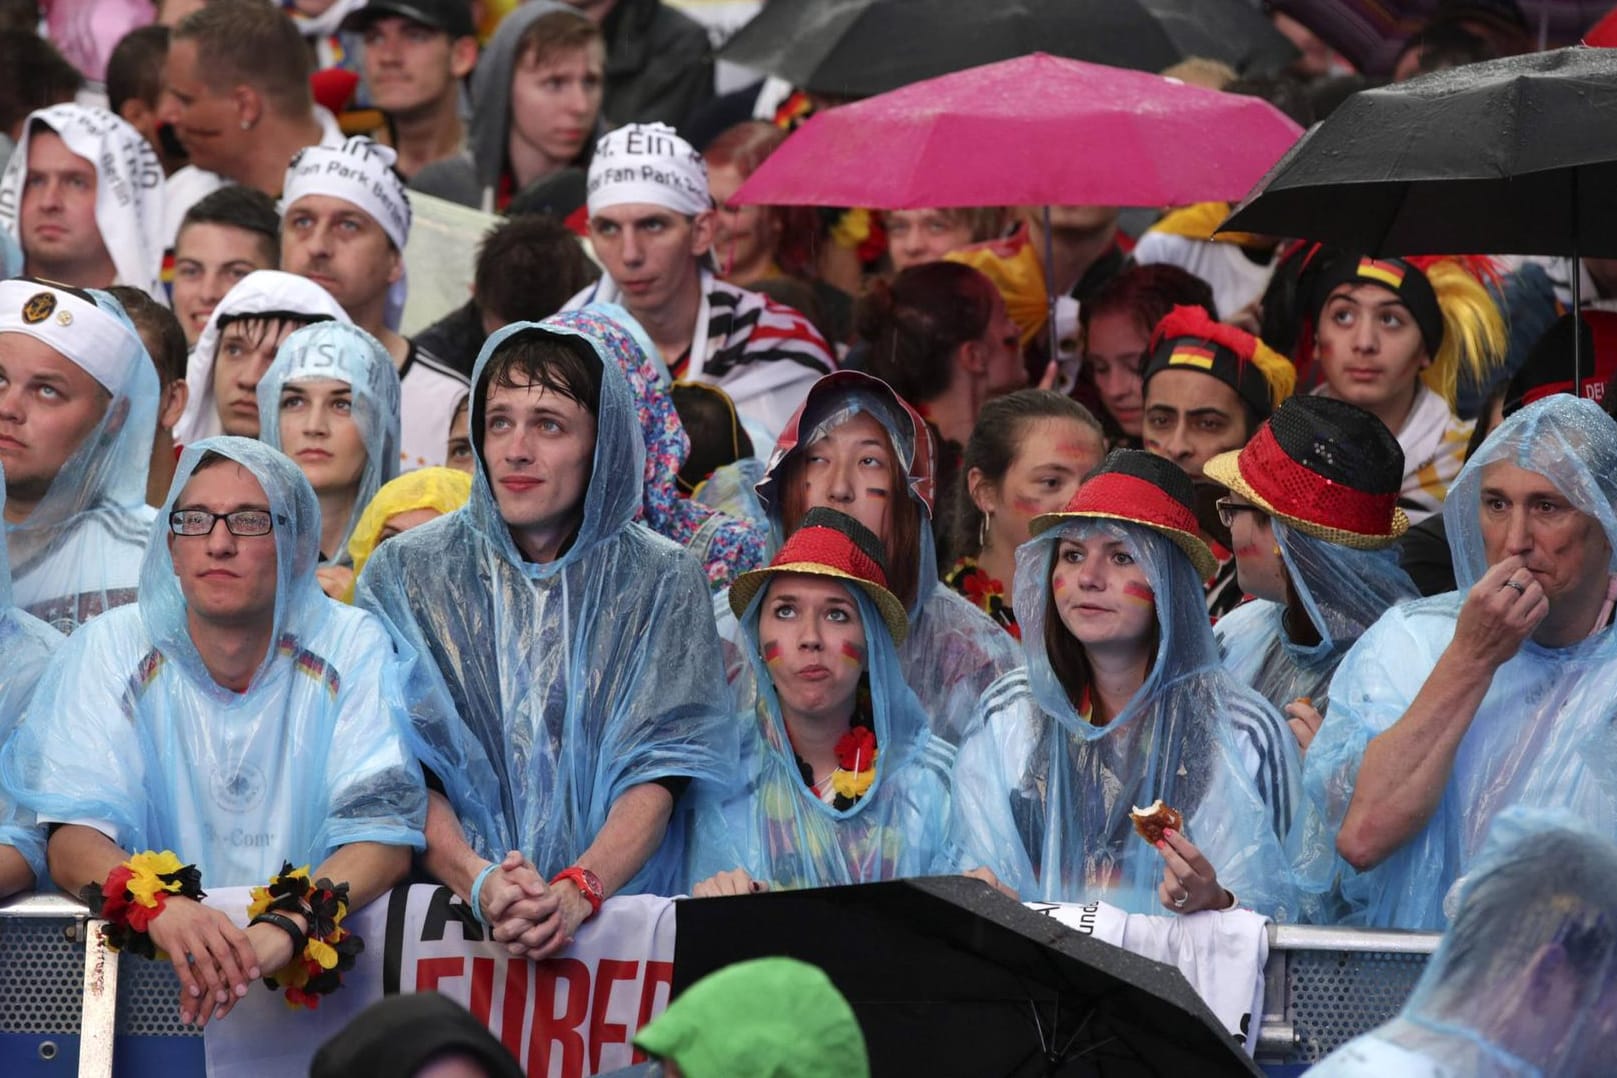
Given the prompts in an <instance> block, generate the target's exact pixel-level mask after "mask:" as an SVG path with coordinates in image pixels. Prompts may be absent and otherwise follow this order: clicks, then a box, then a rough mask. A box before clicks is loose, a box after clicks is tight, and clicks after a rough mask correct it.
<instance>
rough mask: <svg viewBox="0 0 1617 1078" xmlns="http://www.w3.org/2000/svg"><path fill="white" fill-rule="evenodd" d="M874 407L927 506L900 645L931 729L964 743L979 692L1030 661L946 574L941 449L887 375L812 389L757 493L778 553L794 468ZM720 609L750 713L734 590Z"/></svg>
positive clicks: (716, 609) (753, 693) (830, 381)
mask: <svg viewBox="0 0 1617 1078" xmlns="http://www.w3.org/2000/svg"><path fill="white" fill-rule="evenodd" d="M860 414H868V415H871V416H874V417H875V419H876V420H877V421H878V422H879V423H881V425H882V426H883V427H885V428H886V430H887V432H888V434H889V435H890V436H891V437H892V443H893V451H894V453H895V454H896V455H897V457H898V459H899V461H900V462H901V466H902V467H903V469H904V471H905V472H906V473H907V474H908V476H909V484H908V493H909V496H910V498H911V500H912V501H913V502H914V503H915V505H916V506H917V507H918V508H919V509H920V521H919V525H920V526H919V527H918V528H917V529H916V530H917V532H918V533H919V540H918V541H919V550H918V555H919V556H918V557H917V558H916V567H915V579H914V581H913V584H910V583H909V582H904V581H894V582H893V591H894V593H895V594H897V595H898V597H899V598H900V599H904V598H905V597H906V594H907V593H908V594H913V595H914V596H915V598H914V599H913V600H910V601H909V603H908V606H909V619H910V635H909V638H908V639H906V640H905V641H904V643H903V645H901V646H900V647H899V649H898V659H899V664H900V666H901V668H902V669H903V671H904V680H905V681H906V682H907V683H908V684H909V687H910V688H911V689H912V690H914V692H915V695H916V696H917V697H919V699H920V701H921V709H922V710H923V711H924V712H925V713H926V715H927V718H928V719H929V720H930V721H931V723H932V732H933V733H935V734H937V735H938V736H939V737H941V738H942V739H943V740H944V741H946V742H947V743H948V744H950V745H958V744H959V743H960V740H961V738H962V737H963V736H964V734H965V732H966V730H967V727H968V724H969V723H970V722H971V718H972V715H973V714H974V712H975V710H976V706H977V698H978V697H979V696H981V695H982V692H983V690H984V689H986V688H987V687H988V686H989V684H990V683H991V682H992V681H993V680H994V679H995V678H997V677H999V676H1000V675H1001V674H1003V673H1005V672H1007V671H1009V670H1014V669H1016V668H1017V667H1018V666H1021V665H1022V652H1021V649H1020V648H1018V647H1017V646H1016V641H1015V639H1013V638H1012V637H1011V636H1010V634H1008V633H1006V632H1005V630H1003V629H1001V628H1000V627H999V626H998V625H995V624H994V623H993V622H992V621H990V620H989V619H988V616H987V615H986V614H984V613H983V612H982V611H981V610H978V609H977V608H976V607H975V606H973V605H972V604H971V603H969V602H968V601H966V600H965V599H964V598H962V597H961V596H960V595H958V594H956V593H955V592H954V591H953V590H951V589H949V588H946V587H944V586H943V585H942V584H941V583H940V582H939V581H938V561H937V552H936V550H935V549H934V547H933V543H932V528H931V525H930V522H929V521H930V517H931V515H932V484H933V470H932V469H933V461H934V459H935V454H934V452H933V450H932V445H931V434H930V433H929V432H928V431H927V428H926V425H925V423H924V422H922V420H921V418H920V417H919V416H918V415H915V414H914V413H913V412H911V411H910V410H909V409H908V408H907V407H906V406H905V405H904V404H903V403H902V402H901V401H900V400H899V399H898V397H897V395H896V394H894V393H893V391H892V389H890V388H889V387H888V385H887V383H886V382H883V381H881V380H880V379H877V378H872V377H870V376H869V375H864V374H859V373H858V372H856V371H838V372H837V373H835V374H830V375H827V376H825V377H824V378H821V379H820V380H819V381H818V382H816V383H814V387H813V388H812V389H810V390H809V395H808V398H807V399H806V400H804V402H803V405H802V407H801V408H799V409H798V410H797V412H796V413H795V414H794V415H793V416H792V418H791V421H790V422H788V423H787V424H786V429H785V431H784V432H783V433H782V434H781V437H780V441H779V443H778V444H777V445H776V448H775V454H774V456H773V458H771V460H770V462H769V468H768V470H767V471H766V472H765V473H764V478H763V479H762V481H760V482H759V484H758V496H759V498H760V499H761V500H762V502H763V504H764V506H765V507H766V509H767V511H768V513H769V521H770V528H771V544H770V553H771V554H773V553H774V551H775V550H777V549H779V547H780V544H781V542H782V541H783V540H784V539H785V534H784V532H785V524H784V521H783V518H782V504H781V503H782V501H783V497H782V494H783V492H782V491H781V490H780V484H781V478H782V473H783V471H784V468H785V465H786V463H787V461H788V460H789V459H791V457H792V455H793V454H794V453H800V452H802V450H803V449H804V447H806V446H810V445H812V444H813V443H814V442H816V441H818V440H819V439H820V438H822V437H824V436H825V434H826V432H828V431H830V430H832V429H833V428H835V427H837V426H840V425H841V424H842V423H845V422H847V421H848V420H850V419H852V418H853V417H854V416H856V415H860ZM713 614H714V617H715V618H716V619H717V621H718V625H719V637H720V639H721V640H723V642H724V665H725V676H726V677H728V678H729V680H730V688H731V692H732V694H733V695H734V698H735V704H736V709H737V710H738V711H743V712H750V711H751V710H752V708H753V706H754V704H755V702H756V701H757V697H758V689H757V681H756V678H755V675H754V673H753V670H752V667H751V665H750V663H749V662H748V661H747V659H746V655H747V654H748V652H749V651H750V650H751V646H750V645H749V644H747V643H746V641H745V638H744V637H743V635H742V632H741V626H740V625H739V623H738V622H737V620H736V617H735V615H734V614H733V613H732V612H731V610H730V597H729V594H728V593H727V592H721V593H720V594H719V595H717V596H715V597H714V600H713Z"/></svg>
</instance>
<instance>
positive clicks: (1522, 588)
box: [1500, 580, 1527, 595]
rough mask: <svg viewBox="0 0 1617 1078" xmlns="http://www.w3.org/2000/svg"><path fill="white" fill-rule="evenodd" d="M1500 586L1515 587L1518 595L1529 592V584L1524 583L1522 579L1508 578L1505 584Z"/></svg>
mask: <svg viewBox="0 0 1617 1078" xmlns="http://www.w3.org/2000/svg"><path fill="white" fill-rule="evenodd" d="M1500 587H1502V588H1513V589H1514V590H1515V592H1516V594H1517V595H1526V594H1527V585H1526V584H1523V583H1522V582H1521V581H1520V580H1507V581H1505V582H1504V583H1503V584H1501V585H1500Z"/></svg>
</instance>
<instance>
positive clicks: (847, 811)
mask: <svg viewBox="0 0 1617 1078" xmlns="http://www.w3.org/2000/svg"><path fill="white" fill-rule="evenodd" d="M883 561H884V557H883V553H882V549H881V543H880V541H879V540H878V539H877V538H876V536H875V535H874V534H872V533H871V531H870V530H869V529H868V528H866V527H865V526H864V525H862V524H860V523H859V522H858V521H857V520H854V519H853V518H852V517H850V516H847V515H846V514H844V513H839V512H837V511H835V510H833V509H810V510H809V511H808V512H807V513H806V514H805V515H804V517H803V523H802V526H801V527H799V528H798V530H797V531H795V532H793V533H792V535H791V537H790V538H789V539H787V540H786V543H785V545H783V546H782V547H781V548H780V550H779V552H778V553H776V555H775V557H774V559H773V560H772V561H771V562H770V564H769V565H768V566H767V567H766V568H762V569H754V570H752V571H751V572H748V573H743V574H742V575H741V576H740V577H738V578H737V580H736V582H735V583H734V584H733V585H732V586H731V588H730V593H729V602H730V608H731V610H733V611H734V612H735V614H736V616H737V617H738V618H740V619H741V626H742V631H743V633H744V634H745V639H746V641H747V643H748V645H749V647H748V649H747V659H748V662H749V663H750V664H751V666H752V668H753V673H754V675H755V676H756V678H757V682H758V687H759V688H758V702H757V705H756V706H755V707H754V708H752V709H751V710H750V711H749V712H747V713H743V715H742V716H741V719H740V721H741V724H742V729H743V732H742V739H741V740H742V746H741V767H740V769H739V772H738V774H739V779H738V780H737V781H736V782H735V784H734V785H733V786H731V787H729V788H725V789H721V788H717V787H715V786H712V785H709V786H707V787H704V788H702V789H701V790H700V791H699V792H698V794H697V796H696V798H695V799H694V802H693V807H692V821H693V822H692V833H691V838H690V842H689V845H688V847H687V849H688V855H687V863H688V865H689V878H690V880H691V881H692V889H691V893H692V894H693V895H695V896H696V897H698V898H700V897H704V896H710V895H720V894H745V893H747V892H749V891H760V890H766V889H768V888H770V887H829V886H834V885H837V884H846V883H869V882H872V881H876V880H887V879H894V878H896V877H900V876H921V875H928V874H931V873H935V872H938V871H942V870H945V869H946V867H947V866H946V864H945V863H944V861H943V850H944V840H945V835H946V831H947V828H948V823H949V772H950V769H951V767H952V766H953V764H954V750H953V749H952V748H950V747H949V746H948V745H946V744H944V743H943V742H942V741H940V740H939V739H937V738H935V737H933V736H932V733H931V731H930V729H929V726H928V723H927V718H926V715H925V714H923V713H922V711H921V703H920V701H919V700H917V699H916V698H915V694H914V693H913V692H911V691H910V689H909V686H907V685H906V684H904V677H903V672H902V671H901V670H900V668H899V662H898V653H897V651H896V649H895V644H898V643H902V642H903V640H904V637H905V634H906V633H907V632H908V629H909V623H908V620H907V619H906V617H905V614H904V605H903V604H902V603H900V602H899V601H898V599H897V598H896V597H895V596H894V595H893V593H892V592H890V591H888V590H887V571H886V568H885V566H884V564H883Z"/></svg>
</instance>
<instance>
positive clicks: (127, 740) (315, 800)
mask: <svg viewBox="0 0 1617 1078" xmlns="http://www.w3.org/2000/svg"><path fill="white" fill-rule="evenodd" d="M210 450H211V451H213V452H216V453H218V454H220V455H222V456H225V457H228V458H230V459H231V460H234V461H238V462H240V464H241V465H242V466H243V467H245V468H246V469H247V470H248V471H249V472H251V473H252V475H253V476H254V477H255V478H256V479H257V480H258V482H259V484H260V485H261V486H262V487H263V488H264V493H265V494H266V495H267V497H268V502H269V506H270V511H271V512H272V513H273V514H274V516H275V531H274V533H273V534H274V537H275V554H276V581H275V615H274V625H273V629H272V635H271V637H270V639H271V640H273V641H274V643H273V645H272V646H271V649H270V651H269V653H268V654H267V655H266V656H265V658H264V661H263V662H262V664H260V666H259V668H258V670H257V671H256V672H255V673H254V674H253V678H252V681H251V683H250V684H249V686H248V688H247V690H246V691H245V692H243V693H239V694H238V693H235V692H232V691H231V690H229V689H227V688H224V687H223V686H221V685H219V684H218V683H217V682H216V681H214V679H213V678H212V676H211V675H210V674H209V673H208V670H207V668H206V667H205V666H204V665H203V662H202V657H201V655H200V654H199V653H198V651H197V648H196V645H195V644H194V643H193V642H192V637H191V630H190V628H189V626H188V624H187V619H188V614H187V608H186V603H185V599H184V597H183V595H182V594H181V591H180V583H179V579H178V577H176V575H175V571H174V561H173V558H172V557H171V555H170V553H169V533H168V524H167V521H168V514H169V513H170V512H171V511H172V509H173V508H174V505H175V502H176V499H177V498H178V497H179V495H180V494H181V493H182V492H183V490H184V489H185V486H186V484H187V482H189V480H190V478H191V474H192V472H193V471H195V470H196V467H197V463H198V462H199V461H200V460H201V459H202V456H203V454H204V453H206V452H208V451H210ZM217 466H218V467H229V465H217ZM222 526H223V524H222V523H216V524H215V527H222ZM319 538H320V510H319V507H318V506H317V505H316V503H315V498H314V491H313V490H312V489H311V488H310V487H309V483H308V481H307V480H306V479H304V478H303V473H302V472H300V471H298V469H297V466H296V465H294V464H293V463H292V462H291V461H290V460H288V459H287V458H286V457H284V456H282V455H281V454H280V453H277V452H276V451H275V450H273V449H270V448H268V447H266V446H264V445H262V444H260V443H258V442H255V441H250V440H248V439H244V438H229V437H223V438H209V439H205V440H203V441H201V442H198V443H196V444H195V445H191V446H188V447H187V448H186V450H185V453H184V454H183V455H182V456H181V457H180V462H179V467H178V470H177V471H176V472H175V476H174V485H173V486H172V487H171V488H170V490H169V497H168V500H167V502H165V504H164V506H163V511H162V516H161V524H160V525H159V526H158V527H157V528H156V529H154V531H153V536H152V542H151V545H150V547H149V548H148V551H147V556H146V562H145V565H144V566H143V567H142V570H141V593H140V602H139V603H138V604H137V605H132V606H127V607H122V608H120V609H118V610H115V611H113V612H112V613H110V614H106V615H103V616H102V617H100V618H98V619H96V620H95V621H94V622H93V623H91V624H90V625H87V626H85V627H84V628H83V629H82V630H80V631H79V632H77V633H75V634H74V635H73V637H72V638H71V639H70V640H69V641H68V642H67V644H65V645H64V646H63V647H62V649H61V651H60V652H58V653H57V658H56V661H55V662H53V663H52V664H51V666H50V668H49V669H48V670H47V671H46V674H45V677H44V678H43V679H42V680H41V682H40V686H39V689H38V691H37V693H36V694H35V697H34V701H33V703H32V705H31V706H30V707H29V710H28V714H27V716H26V717H25V718H24V720H23V723H22V725H21V726H20V727H19V728H18V730H17V733H16V735H15V736H14V737H13V738H12V741H11V743H10V744H9V745H7V746H6V750H5V753H4V755H3V756H0V781H3V783H4V786H5V788H6V789H7V790H8V791H9V792H10V793H11V794H12V795H13V796H14V797H16V798H17V800H18V801H20V802H21V803H22V804H23V805H25V806H26V807H28V808H30V809H33V810H34V811H35V812H37V813H38V814H39V816H40V818H41V819H43V820H51V821H72V822H75V823H93V825H94V826H96V827H97V828H98V829H99V830H102V831H104V832H105V833H106V834H107V835H108V837H110V838H111V839H112V840H113V841H114V842H116V843H118V845H120V846H122V847H123V848H124V849H126V850H130V851H139V850H146V849H158V850H161V849H172V850H174V851H175V852H176V853H177V854H179V856H180V858H181V860H184V861H187V862H193V861H194V862H195V863H196V864H197V866H198V867H199V868H200V869H201V870H202V877H203V880H204V881H205V885H208V884H212V885H218V886H242V885H247V884H257V883H262V882H263V881H264V880H266V879H268V878H269V877H270V875H271V874H272V873H274V872H276V871H278V870H279V869H280V867H281V862H282V861H283V860H289V861H291V862H292V863H293V864H294V865H302V864H309V865H318V864H319V863H320V862H321V861H323V860H325V858H326V857H327V856H328V855H329V854H330V853H331V852H332V851H333V850H335V849H336V848H337V847H339V846H343V845H347V844H348V843H352V842H380V843H387V844H390V845H399V846H403V845H409V846H415V847H420V846H421V845H422V844H423V838H422V828H423V826H424V825H425V822H426V807H427V802H426V790H425V788H424V786H423V785H422V782H421V772H420V769H419V767H417V765H416V762H415V760H414V758H413V757H411V755H410V752H409V749H408V748H407V747H406V744H405V739H406V734H405V728H404V727H405V721H406V720H405V710H404V707H403V704H402V699H403V696H402V693H401V686H400V677H399V673H398V670H399V667H398V665H397V664H398V660H397V659H395V657H394V651H393V647H392V645H391V642H390V641H389V639H388V636H387V633H386V632H385V631H384V629H383V628H382V626H381V625H379V624H377V622H376V619H375V618H373V617H371V616H370V615H368V614H364V613H362V612H360V611H358V610H354V609H353V608H351V607H348V606H344V605H343V604H341V603H338V602H335V601H333V600H330V599H327V598H326V597H325V596H324V595H323V594H322V593H321V591H320V587H319V585H318V584H317V583H316V581H315V575H314V567H315V559H316V558H317V557H318V555H319V551H318V549H317V547H318V545H319ZM174 541H175V542H186V541H188V540H187V539H184V538H180V537H176V538H175V540H174ZM189 541H192V542H200V541H202V540H200V539H191V540H189Z"/></svg>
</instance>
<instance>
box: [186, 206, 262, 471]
mask: <svg viewBox="0 0 1617 1078" xmlns="http://www.w3.org/2000/svg"><path fill="white" fill-rule="evenodd" d="M280 264H281V215H280V213H279V212H277V211H276V209H275V200H274V199H272V198H270V197H269V196H268V195H266V194H264V193H263V192H262V191H255V190H253V189H252V188H251V187H242V186H241V185H240V184H234V183H232V184H226V185H225V186H224V187H221V188H219V190H217V191H215V192H213V193H212V194H211V195H206V196H204V197H202V198H201V199H198V200H197V202H196V204H195V205H193V206H192V207H191V208H190V209H189V210H186V211H185V219H184V220H183V221H181V222H180V232H179V235H178V236H176V237H175V238H174V286H173V298H174V313H175V314H177V315H178V316H179V318H180V328H182V329H183V330H185V343H186V345H187V347H190V346H193V345H195V344H196V343H197V338H198V337H199V336H201V335H202V330H203V327H205V326H206V325H207V324H208V318H209V316H210V315H212V314H213V309H214V308H215V307H217V306H218V305H219V301H220V300H222V299H224V297H225V294H226V293H227V292H229V291H230V290H231V289H232V288H234V287H236V285H238V284H240V283H241V279H242V278H243V277H246V276H247V275H248V274H249V273H252V272H254V271H255V270H272V269H278V268H280ZM163 489H164V491H165V492H166V491H167V489H168V488H167V487H164V488H163Z"/></svg>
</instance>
